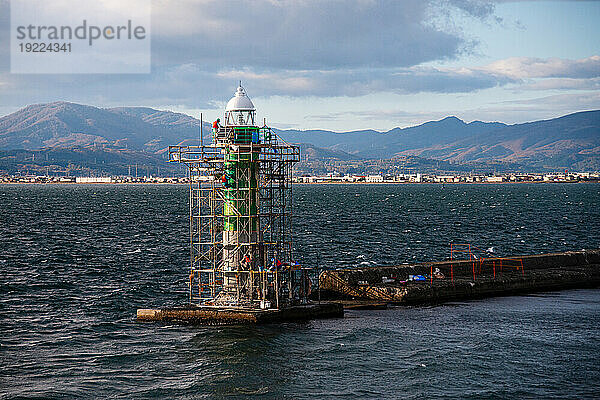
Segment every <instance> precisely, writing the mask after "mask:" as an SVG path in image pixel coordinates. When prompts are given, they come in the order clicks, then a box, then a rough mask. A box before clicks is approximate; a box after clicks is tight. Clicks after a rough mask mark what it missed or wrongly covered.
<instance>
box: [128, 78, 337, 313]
mask: <svg viewBox="0 0 600 400" xmlns="http://www.w3.org/2000/svg"><path fill="white" fill-rule="evenodd" d="M200 120H201V121H202V116H201V119H200ZM200 126H202V123H201V124H200ZM200 129H202V128H200ZM199 142H200V143H199V145H195V146H180V145H178V146H169V162H174V163H181V164H184V165H185V166H187V169H188V173H189V175H188V177H189V210H190V217H189V224H190V229H189V243H190V261H189V275H187V283H188V291H189V294H188V296H189V302H188V304H187V305H185V306H181V307H170V308H161V309H138V311H137V318H138V320H143V321H189V322H197V323H209V324H213V323H217V324H228V323H240V322H244V323H262V322H275V321H289V320H298V319H309V318H322V317H339V316H343V314H344V312H343V308H342V305H341V304H338V303H311V302H310V301H309V296H310V293H311V285H312V283H313V282H316V281H317V280H318V277H317V276H315V275H314V274H313V277H312V280H311V278H310V276H309V275H310V272H311V271H313V270H312V269H311V268H310V267H307V266H302V265H299V264H298V263H297V262H296V261H295V259H294V252H293V249H294V246H293V225H292V210H293V197H292V183H293V180H292V168H293V165H294V164H295V163H297V162H298V161H300V148H299V147H298V146H294V145H292V144H289V143H286V142H285V141H284V140H283V139H282V138H281V137H279V136H278V135H277V134H276V132H275V131H274V130H273V129H271V128H270V127H269V126H267V124H266V122H264V123H263V124H262V125H261V124H259V123H257V120H256V108H255V107H254V104H253V103H252V100H250V97H249V96H248V94H247V93H246V90H245V89H244V88H243V87H242V85H241V82H240V85H239V86H238V87H237V89H236V91H235V93H234V95H233V97H232V98H231V99H230V100H229V101H228V102H227V105H226V107H225V110H224V115H223V124H222V125H220V124H214V128H213V129H212V140H211V141H210V143H205V141H204V140H203V135H202V131H201V132H200V140H199Z"/></svg>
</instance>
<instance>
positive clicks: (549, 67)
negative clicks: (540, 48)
mask: <svg viewBox="0 0 600 400" xmlns="http://www.w3.org/2000/svg"><path fill="white" fill-rule="evenodd" d="M481 70H482V71H485V72H489V73H492V74H498V75H503V76H507V77H511V78H514V79H523V78H582V79H586V78H598V77H600V56H598V55H594V56H592V57H588V58H582V59H579V60H568V59H562V58H547V59H541V58H532V57H513V58H507V59H504V60H498V61H495V62H493V63H491V64H488V65H487V66H485V67H483V68H481Z"/></svg>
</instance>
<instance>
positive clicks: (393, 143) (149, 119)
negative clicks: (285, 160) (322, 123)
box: [0, 102, 600, 170]
mask: <svg viewBox="0 0 600 400" xmlns="http://www.w3.org/2000/svg"><path fill="white" fill-rule="evenodd" d="M199 130H200V121H199V120H198V119H196V118H193V117H191V116H189V115H185V114H181V113H174V112H171V111H159V110H155V109H152V108H146V107H119V108H98V107H93V106H87V105H81V104H75V103H68V102H55V103H48V104H35V105H30V106H27V107H25V108H23V109H21V110H19V111H17V112H15V113H12V114H10V115H7V116H4V117H2V118H0V150H5V151H11V150H17V149H20V150H40V149H45V150H48V149H94V150H95V151H97V150H99V149H100V150H102V151H112V152H115V151H117V152H119V151H120V152H123V151H129V152H141V153H145V154H152V155H155V156H157V157H159V158H162V156H161V155H162V154H163V153H164V152H165V151H166V149H167V147H168V145H172V144H197V143H198V142H199ZM203 130H204V137H205V140H210V124H209V123H204V126H203ZM277 133H278V134H279V135H280V136H281V137H282V138H284V139H285V140H286V141H287V142H289V143H300V144H302V150H303V153H304V154H305V157H306V158H309V159H321V160H372V159H393V158H401V157H407V156H408V157H419V158H422V159H433V160H440V161H444V162H451V163H463V164H465V163H467V164H468V163H478V164H481V163H488V162H491V163H509V164H518V165H523V166H526V167H527V168H530V169H538V170H539V169H543V168H571V169H573V168H575V169H594V170H597V169H600V110H596V111H584V112H578V113H575V114H569V115H565V116H563V117H559V118H554V119H549V120H543V121H534V122H529V123H523V124H513V125H507V124H504V123H500V122H481V121H474V122H470V123H465V122H464V121H462V120H460V119H458V118H456V117H447V118H444V119H442V120H439V121H430V122H426V123H424V124H421V125H418V126H413V127H409V128H394V129H392V130H389V131H387V132H378V131H374V130H362V131H352V132H332V131H326V130H306V131H300V130H277Z"/></svg>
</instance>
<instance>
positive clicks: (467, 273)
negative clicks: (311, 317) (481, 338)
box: [319, 249, 600, 305]
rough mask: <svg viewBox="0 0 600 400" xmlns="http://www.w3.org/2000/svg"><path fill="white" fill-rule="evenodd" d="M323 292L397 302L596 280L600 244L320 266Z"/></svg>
mask: <svg viewBox="0 0 600 400" xmlns="http://www.w3.org/2000/svg"><path fill="white" fill-rule="evenodd" d="M319 285H320V288H321V296H322V298H325V299H328V300H358V301H362V302H364V301H372V302H378V303H382V302H383V303H390V304H399V305H422V304H436V303H443V302H446V301H454V300H465V299H476V298H484V297H493V296H506V295H513V294H524V293H532V292H539V291H551V290H562V289H574V288H592V287H599V286H600V249H598V250H586V251H571V252H564V253H552V254H539V255H532V256H520V257H506V258H485V259H484V258H478V259H475V258H472V259H470V260H452V261H442V262H433V263H420V264H413V265H399V266H391V267H369V268H361V269H341V270H333V271H324V272H323V273H321V275H320V277H319Z"/></svg>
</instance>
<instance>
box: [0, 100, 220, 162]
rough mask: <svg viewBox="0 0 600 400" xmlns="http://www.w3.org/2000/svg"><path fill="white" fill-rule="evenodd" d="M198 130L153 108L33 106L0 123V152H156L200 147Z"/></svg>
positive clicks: (191, 120) (186, 117) (176, 115)
mask: <svg viewBox="0 0 600 400" xmlns="http://www.w3.org/2000/svg"><path fill="white" fill-rule="evenodd" d="M207 126H208V124H207ZM199 128H200V121H198V120H197V119H195V118H193V117H190V116H189V115H185V114H179V113H174V112H170V111H157V110H154V109H151V108H143V107H120V108H108V109H104V108H98V107H92V106H86V105H81V104H75V103H67V102H56V103H49V104H34V105H31V106H28V107H25V108H23V109H21V110H19V111H17V112H15V113H13V114H10V115H7V116H5V117H2V118H0V149H4V150H11V149H27V150H35V149H41V148H55V147H60V148H70V147H90V146H96V147H98V146H99V147H110V148H127V149H133V150H142V151H148V152H156V151H160V150H161V149H164V148H165V147H167V146H168V145H170V144H177V143H179V142H181V141H184V140H195V141H196V142H197V141H198V135H199V133H198V132H199ZM208 133H210V131H207V134H208Z"/></svg>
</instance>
